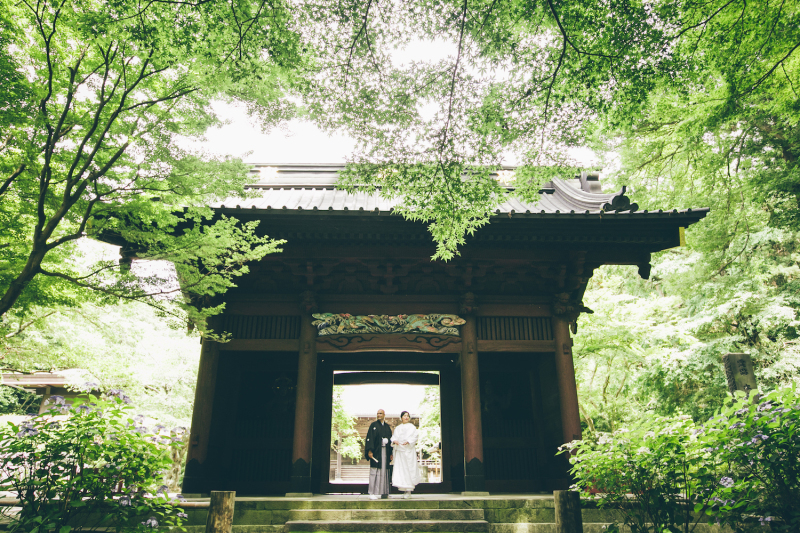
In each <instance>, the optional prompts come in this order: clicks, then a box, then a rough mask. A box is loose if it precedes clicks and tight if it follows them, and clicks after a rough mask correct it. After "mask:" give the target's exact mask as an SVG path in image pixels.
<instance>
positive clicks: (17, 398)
mask: <svg viewBox="0 0 800 533" xmlns="http://www.w3.org/2000/svg"><path fill="white" fill-rule="evenodd" d="M40 400H41V398H40V397H39V396H37V395H36V394H34V393H32V392H27V391H25V390H22V389H18V388H16V387H7V386H2V385H1V384H0V415H10V414H19V415H24V414H28V413H33V414H35V413H38V412H39V402H40Z"/></svg>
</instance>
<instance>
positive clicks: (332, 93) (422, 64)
mask: <svg viewBox="0 0 800 533" xmlns="http://www.w3.org/2000/svg"><path fill="white" fill-rule="evenodd" d="M323 5H324V7H323V8H320V9H317V10H313V9H312V10H310V11H308V13H307V14H306V16H307V19H308V21H309V23H308V24H307V30H306V32H305V34H306V35H307V36H308V37H307V39H308V40H309V42H313V43H314V44H315V48H316V49H317V50H319V52H318V53H319V56H318V57H317V58H316V63H315V64H316V65H317V66H318V69H319V72H320V75H318V76H316V77H314V78H312V79H311V80H309V81H307V83H306V85H305V96H306V98H307V100H308V102H309V109H310V112H311V114H312V116H314V117H315V119H316V120H318V121H319V122H320V123H322V124H323V125H325V126H327V127H329V128H332V129H333V128H343V129H345V130H347V131H348V132H349V133H350V134H351V135H353V136H354V137H355V138H356V139H357V140H358V141H360V145H359V146H360V148H359V150H358V151H357V152H356V153H355V154H353V157H352V163H353V165H352V167H351V171H350V172H349V173H348V174H347V175H346V176H345V177H344V179H343V180H342V185H344V186H348V187H351V188H356V187H366V188H368V189H374V188H380V190H381V193H382V194H383V195H384V196H386V197H402V198H403V206H402V207H401V212H402V213H403V214H404V215H405V216H406V217H408V218H411V219H414V220H422V221H426V222H431V226H430V229H431V232H432V233H433V236H434V240H436V242H437V243H438V248H437V252H436V255H435V257H437V258H444V259H447V258H449V257H452V255H453V254H454V253H455V252H456V251H457V247H458V246H459V245H460V244H462V243H463V242H464V236H465V234H470V233H472V232H474V231H475V230H476V229H477V228H479V227H480V226H482V225H483V224H485V223H486V222H487V220H488V215H489V212H490V211H492V210H493V209H494V207H495V206H496V205H497V204H498V203H499V202H500V201H502V197H503V195H504V192H503V191H501V190H500V189H499V188H498V187H497V184H496V183H495V182H494V181H493V180H491V178H490V176H489V172H488V171H489V170H490V169H496V168H498V167H499V165H501V164H502V163H503V162H504V161H505V160H506V159H507V157H508V156H509V155H514V156H515V157H516V158H518V159H519V160H520V161H521V162H522V163H523V164H524V165H526V166H528V167H529V168H527V169H524V171H518V172H517V176H516V183H515V185H516V186H517V190H516V194H518V195H521V196H523V197H526V198H534V197H535V196H536V194H537V190H538V188H539V185H540V183H541V180H542V179H544V178H545V177H547V176H550V175H554V174H562V175H563V174H565V173H568V172H570V171H571V170H572V169H573V168H574V167H575V166H578V163H577V162H576V161H575V159H574V158H571V157H570V156H569V149H570V148H571V147H575V146H581V145H587V144H589V143H590V142H591V140H592V139H593V138H594V139H602V141H603V142H600V143H599V144H598V145H597V146H598V147H599V148H601V149H606V148H608V147H609V143H611V142H612V141H613V143H612V145H611V147H612V148H614V147H617V146H622V147H623V148H624V147H629V148H630V149H631V151H633V152H634V153H635V154H636V156H635V158H633V159H626V160H625V161H626V162H625V168H626V169H630V170H631V172H633V171H634V170H636V171H638V170H642V168H643V167H647V168H649V169H652V173H650V174H649V177H650V179H651V181H652V180H653V179H655V176H657V175H658V172H662V171H663V170H664V169H665V168H666V167H665V165H667V164H670V165H675V167H676V169H675V170H676V171H679V168H680V166H681V165H683V164H684V162H687V164H691V165H692V166H693V168H695V169H696V173H699V174H703V173H707V171H708V168H709V165H711V166H714V168H716V169H718V170H720V171H723V170H725V169H726V168H731V166H732V165H727V164H725V162H726V161H727V162H735V161H737V160H738V155H737V154H739V153H740V152H741V151H742V150H745V151H749V152H750V153H752V154H753V155H754V156H755V158H756V160H757V161H758V164H757V165H756V166H757V167H759V169H760V170H762V169H761V166H763V165H767V166H768V167H769V168H768V169H763V170H768V171H766V172H759V176H761V177H760V178H758V179H757V180H756V182H757V181H758V180H764V183H763V186H762V187H761V191H762V192H761V195H762V196H764V197H772V198H775V199H776V200H777V199H780V200H781V203H782V204H785V205H784V207H782V208H781V209H779V210H778V211H782V210H783V209H786V208H791V209H794V208H793V207H791V206H788V207H786V206H787V205H788V204H790V203H791V201H792V198H794V196H793V195H794V194H795V193H794V192H793V191H794V189H793V188H794V187H795V186H796V185H795V182H796V179H795V177H794V170H792V169H793V168H794V164H795V163H794V161H795V160H796V159H797V155H796V154H795V151H796V149H797V148H796V145H797V143H796V140H795V135H796V131H797V128H796V125H797V108H796V102H797V94H796V90H797V87H800V85H799V84H800V80H798V71H797V68H796V67H797V61H798V60H797V50H798V47H800V30H798V28H800V24H798V22H800V21H798V17H800V14H798V10H797V9H796V5H795V3H794V2H769V1H759V2H756V3H752V2H744V1H743V0H713V1H711V2H697V1H694V0H690V1H688V2H680V3H675V2H671V1H667V0H662V1H656V2H638V1H630V0H613V1H612V2H606V3H597V2H591V1H578V2H574V1H569V2H568V1H565V0H543V1H536V0H507V1H496V0H492V1H491V2H489V1H473V2H469V1H453V0H449V1H448V0H445V1H440V2H437V3H436V4H435V8H433V7H432V5H431V4H430V3H425V2H419V1H411V2H402V3H388V4H387V3H385V2H382V1H379V0H371V1H368V2H354V3H352V4H350V5H341V4H338V3H337V4H336V8H335V9H333V8H332V7H333V4H323ZM323 21H324V22H325V24H326V27H327V28H328V29H329V31H326V32H324V33H322V34H315V33H314V30H313V28H314V27H315V25H316V24H319V23H321V22H323ZM418 41H422V42H425V43H427V44H428V45H430V47H434V46H436V45H437V44H438V45H439V47H440V48H441V47H442V46H449V47H450V54H449V56H447V57H445V58H443V59H441V60H427V61H426V60H422V61H409V62H405V63H403V62H402V60H401V59H399V58H398V57H397V53H396V52H395V50H394V49H395V48H397V47H402V46H404V45H407V44H409V43H414V42H418ZM646 139H649V141H648V140H646ZM762 148H763V149H764V150H766V152H763V150H762ZM760 150H762V151H761V152H759V151H760ZM714 154H716V155H714ZM756 154H760V155H757V156H756ZM695 155H696V156H698V157H699V159H698V157H695ZM714 159H716V162H714V161H712V160H714ZM767 160H770V161H774V164H773V163H767V162H766V161H767ZM637 162H638V163H639V164H637ZM543 165H544V168H543ZM465 173H467V174H468V175H469V179H463V178H464V175H465ZM696 173H695V174H693V175H696ZM715 179H717V178H716V177H715ZM707 187H709V188H711V187H713V185H711V184H708V186H707ZM666 189H668V190H669V188H666ZM677 189H678V188H677V187H675V188H672V189H671V190H677ZM798 191H799V192H800V189H798ZM665 192H666V191H665ZM795 203H796V202H795ZM776 214H780V213H776ZM792 216H794V215H792Z"/></svg>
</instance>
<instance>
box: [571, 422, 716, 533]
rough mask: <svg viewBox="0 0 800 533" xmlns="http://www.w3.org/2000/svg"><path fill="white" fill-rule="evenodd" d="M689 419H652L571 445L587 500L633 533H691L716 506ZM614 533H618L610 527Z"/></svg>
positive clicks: (712, 480)
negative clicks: (616, 517)
mask: <svg viewBox="0 0 800 533" xmlns="http://www.w3.org/2000/svg"><path fill="white" fill-rule="evenodd" d="M694 433H695V426H694V423H693V422H692V419H691V417H689V416H683V417H680V418H677V419H664V418H654V419H652V420H651V421H649V422H646V423H644V424H642V425H640V426H639V427H637V428H636V429H634V430H631V431H628V430H626V429H619V430H617V431H616V432H614V433H613V434H610V435H602V436H601V437H600V438H599V439H598V440H584V441H574V442H573V443H571V444H570V445H568V446H566V447H565V449H564V450H563V451H561V452H560V453H572V454H573V455H571V456H570V462H571V463H572V464H573V467H572V470H571V473H572V475H573V476H575V478H576V479H577V483H576V485H577V487H578V488H579V489H580V490H581V491H582V492H584V495H585V496H586V497H589V498H591V497H593V496H592V494H591V492H592V491H593V490H597V491H599V492H600V493H599V494H598V495H597V496H596V497H595V498H596V500H597V504H598V506H599V507H600V508H602V509H609V510H611V511H612V512H614V513H615V514H616V515H617V516H618V517H619V519H620V521H621V522H622V523H623V524H624V526H626V527H627V528H629V529H630V531H632V532H633V533H650V532H653V533H659V532H664V531H669V532H671V533H678V532H683V533H689V532H691V531H694V529H695V526H696V525H697V524H698V523H699V522H700V521H701V519H702V518H703V511H705V510H706V509H708V508H710V507H711V505H713V503H714V500H713V498H714V496H715V495H714V492H713V487H714V486H715V485H716V484H717V480H718V479H719V474H718V473H717V472H716V471H715V469H714V468H713V465H712V466H711V467H709V465H707V464H706V458H705V455H704V454H703V453H701V452H700V451H699V449H698V447H697V446H693V445H692V442H693V440H694V439H693V434H694ZM612 530H614V531H619V526H618V525H616V524H615V525H614V526H613V527H612Z"/></svg>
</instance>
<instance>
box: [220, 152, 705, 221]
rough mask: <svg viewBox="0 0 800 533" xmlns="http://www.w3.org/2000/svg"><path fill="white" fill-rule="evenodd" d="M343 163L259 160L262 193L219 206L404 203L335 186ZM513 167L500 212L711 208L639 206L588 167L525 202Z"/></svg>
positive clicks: (349, 207) (306, 209) (373, 208)
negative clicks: (515, 193)
mask: <svg viewBox="0 0 800 533" xmlns="http://www.w3.org/2000/svg"><path fill="white" fill-rule="evenodd" d="M343 169H344V165H343V164H329V165H328V164H297V165H269V164H255V165H253V168H252V170H251V175H252V176H253V182H252V184H251V185H249V186H248V187H247V188H248V189H249V190H251V191H258V192H260V193H261V194H260V195H259V196H258V197H256V198H249V199H232V200H227V201H225V202H221V203H218V204H215V205H214V206H213V207H215V208H218V209H225V210H228V209H237V210H244V209H246V210H255V211H259V210H262V211H263V210H268V211H272V212H276V211H278V212H280V211H283V212H287V214H288V213H289V212H292V213H303V214H306V213H308V214H313V213H315V212H317V213H319V212H326V213H329V214H332V213H337V214H344V213H352V212H359V211H361V212H364V213H365V214H366V213H390V212H392V211H393V209H394V208H395V207H396V206H397V205H399V203H400V201H399V199H392V200H387V199H385V198H381V196H380V193H379V192H377V191H376V192H373V193H367V192H356V193H353V194H351V193H348V192H346V191H342V190H338V189H335V184H336V180H337V178H338V173H339V172H340V171H341V170H343ZM513 170H514V167H504V168H502V169H501V170H500V171H499V172H497V173H495V174H493V176H494V177H495V178H496V179H497V180H498V182H499V183H500V185H501V186H504V187H505V188H507V189H508V190H509V191H510V192H511V195H510V197H509V198H508V199H507V200H506V201H505V202H503V203H502V204H500V205H499V206H498V207H497V209H496V211H495V214H497V215H501V214H505V215H520V216H527V217H542V216H545V217H550V216H553V215H572V216H576V215H594V216H597V215H598V214H603V215H615V216H626V217H630V216H643V215H645V214H646V215H647V218H654V217H655V218H657V217H659V216H663V217H674V216H675V215H678V214H684V215H685V214H690V213H692V212H693V211H694V213H695V216H697V215H700V214H701V213H702V214H703V215H704V214H705V212H706V211H708V210H707V209H695V210H692V209H687V210H683V211H677V210H672V211H661V210H659V211H654V212H650V213H648V212H647V211H638V210H637V209H638V207H637V205H636V204H634V203H631V201H630V200H629V199H628V198H627V197H626V196H625V194H624V193H625V190H624V189H623V190H622V191H619V192H616V193H610V194H609V193H603V192H602V188H601V184H600V181H599V175H598V174H593V173H586V172H584V173H582V174H581V175H578V176H576V177H574V178H571V179H558V178H556V179H553V180H552V181H549V182H547V183H545V184H544V185H543V186H542V188H541V189H540V191H539V199H538V200H537V201H536V202H523V201H521V200H520V199H518V198H515V197H514V196H513V191H514V188H513V179H512V176H513ZM692 218H694V217H692ZM699 218H702V215H701V216H700V217H699Z"/></svg>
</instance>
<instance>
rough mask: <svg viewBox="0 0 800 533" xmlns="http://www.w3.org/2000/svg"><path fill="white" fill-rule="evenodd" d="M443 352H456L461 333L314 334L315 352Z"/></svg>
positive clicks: (458, 349)
mask: <svg viewBox="0 0 800 533" xmlns="http://www.w3.org/2000/svg"><path fill="white" fill-rule="evenodd" d="M366 351H370V352H387V351H389V352H393V351H404V352H444V353H459V352H460V351H461V337H455V336H448V335H426V334H422V333H419V334H402V333H374V334H373V333H366V334H363V335H323V336H321V337H317V352H318V353H338V352H366Z"/></svg>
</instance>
